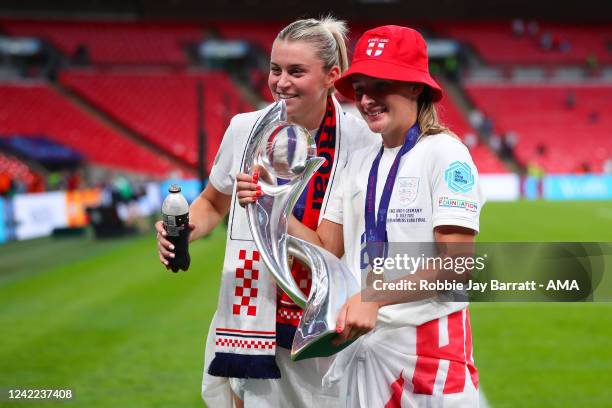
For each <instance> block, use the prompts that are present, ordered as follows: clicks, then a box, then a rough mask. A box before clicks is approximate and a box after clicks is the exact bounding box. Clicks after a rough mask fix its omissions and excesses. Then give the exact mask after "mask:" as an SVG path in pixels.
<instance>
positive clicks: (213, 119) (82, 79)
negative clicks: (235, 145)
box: [60, 71, 252, 170]
mask: <svg viewBox="0 0 612 408" xmlns="http://www.w3.org/2000/svg"><path fill="white" fill-rule="evenodd" d="M60 79H61V82H62V83H63V84H64V85H65V86H67V87H70V88H72V89H73V90H75V91H76V92H77V93H79V94H80V95H81V96H83V97H84V98H86V99H88V100H89V101H91V102H92V103H93V104H94V105H96V107H97V108H99V109H101V110H103V111H105V112H107V113H108V114H109V115H111V116H112V117H113V118H115V119H116V120H118V121H120V122H122V123H124V124H125V125H126V126H127V127H129V128H130V129H132V130H133V131H135V132H137V133H138V134H140V135H142V136H143V137H145V138H146V139H148V140H149V141H150V142H151V143H154V144H155V145H157V146H159V147H161V148H163V149H165V150H166V151H168V153H170V154H172V155H173V156H175V157H177V158H179V159H181V160H183V161H185V162H186V163H188V164H189V165H193V166H195V165H196V164H197V151H198V149H197V129H198V126H197V114H196V113H197V112H196V98H197V93H196V87H197V83H198V81H201V82H202V84H203V87H204V112H203V113H204V124H205V130H206V138H207V157H206V161H207V163H208V169H209V170H210V166H211V165H212V162H213V161H214V158H215V154H216V152H217V150H218V147H219V145H220V143H221V140H222V138H223V133H224V131H225V128H226V126H227V125H228V124H229V121H230V119H231V118H232V116H233V115H235V114H236V113H238V112H245V111H249V110H252V108H251V107H250V105H248V104H247V103H246V102H244V100H243V99H242V97H241V96H240V94H239V93H238V90H237V89H236V88H235V86H234V85H233V83H232V81H231V80H230V78H229V77H228V76H227V75H225V74H224V73H222V72H211V73H168V72H160V71H152V72H149V73H129V72H110V73H101V72H97V71H68V72H64V73H63V74H62V76H61V77H60Z"/></svg>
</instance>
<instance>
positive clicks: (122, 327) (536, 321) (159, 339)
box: [0, 202, 612, 408]
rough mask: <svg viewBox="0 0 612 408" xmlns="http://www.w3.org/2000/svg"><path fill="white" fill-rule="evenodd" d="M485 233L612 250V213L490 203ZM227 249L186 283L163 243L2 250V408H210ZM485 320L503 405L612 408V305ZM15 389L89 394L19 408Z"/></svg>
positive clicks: (475, 312)
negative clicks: (209, 338) (206, 402)
mask: <svg viewBox="0 0 612 408" xmlns="http://www.w3.org/2000/svg"><path fill="white" fill-rule="evenodd" d="M481 230H482V233H481V235H480V237H479V239H480V240H481V241H489V242H501V241H605V242H612V203H610V202H590V203H587V202H580V203H552V202H518V203H507V204H506V203H489V204H487V206H485V208H484V211H483V214H482V217H481ZM224 243H225V235H224V230H223V229H221V228H220V229H218V230H217V231H215V233H214V234H212V235H211V236H210V237H209V238H207V239H205V240H202V241H200V242H197V243H195V244H194V245H192V248H191V255H192V265H193V266H192V270H190V271H189V272H187V273H180V274H173V273H170V272H167V271H166V270H165V269H164V268H163V267H161V266H160V265H159V264H158V261H156V255H155V245H154V239H153V236H152V235H151V236H144V237H138V238H130V239H119V240H112V241H103V242H95V241H92V240H91V239H85V238H81V239H63V240H53V239H39V240H33V241H29V242H16V243H15V242H13V243H9V244H6V245H3V246H0V260H1V262H0V327H2V334H1V335H0V390H2V394H0V406H6V407H19V406H24V407H33V406H44V407H51V406H78V407H88V408H89V407H199V406H202V403H201V401H200V396H199V389H200V378H201V371H202V359H203V357H202V356H203V346H204V339H205V336H206V333H207V330H208V325H209V322H210V319H211V318H212V314H213V312H214V309H215V306H216V302H217V291H218V287H219V271H220V267H221V263H222V258H223V251H224ZM471 317H472V325H473V332H474V347H475V356H476V362H477V365H478V367H479V369H480V376H481V384H482V385H483V387H484V389H485V391H486V394H487V398H488V399H489V402H490V403H491V405H492V406H494V407H549V406H554V407H576V406H581V407H610V406H612V391H611V390H612V387H610V382H611V381H612V350H611V348H610V347H609V346H610V343H611V340H612V303H598V304H542V303H540V304H526V303H520V304H519V303H504V304H484V303H481V304H473V305H472V306H471ZM8 388H21V389H23V388H61V389H72V390H73V392H74V394H75V398H74V400H73V401H72V402H69V403H57V402H55V403H54V402H45V403H41V402H8V400H6V390H7V389H8Z"/></svg>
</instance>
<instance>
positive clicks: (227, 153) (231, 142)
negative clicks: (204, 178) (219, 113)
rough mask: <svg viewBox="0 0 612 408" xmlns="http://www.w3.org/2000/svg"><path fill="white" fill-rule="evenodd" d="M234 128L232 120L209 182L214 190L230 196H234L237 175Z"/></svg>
mask: <svg viewBox="0 0 612 408" xmlns="http://www.w3.org/2000/svg"><path fill="white" fill-rule="evenodd" d="M234 127H235V124H234V119H232V121H231V122H230V124H229V126H228V127H227V129H226V131H225V134H224V135H223V140H222V141H221V146H219V150H218V151H217V155H216V156H215V161H214V163H213V166H212V169H211V170H210V176H209V177H208V180H209V181H210V183H211V184H212V185H213V187H214V188H216V189H217V190H219V191H220V192H221V193H223V194H228V195H230V194H232V191H233V188H234V179H235V177H236V175H235V174H233V173H234V148H235V142H236V141H235V138H236V137H237V136H236V134H235V132H234Z"/></svg>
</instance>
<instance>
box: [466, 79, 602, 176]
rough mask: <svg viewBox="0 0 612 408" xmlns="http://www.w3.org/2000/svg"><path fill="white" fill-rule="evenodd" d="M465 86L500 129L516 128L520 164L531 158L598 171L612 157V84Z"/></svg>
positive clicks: (549, 165) (553, 168)
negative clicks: (609, 111)
mask: <svg viewBox="0 0 612 408" xmlns="http://www.w3.org/2000/svg"><path fill="white" fill-rule="evenodd" d="M466 90H467V93H468V94H469V96H470V97H471V98H472V99H473V101H474V102H475V104H476V105H477V106H478V107H479V109H480V110H481V111H483V112H485V113H486V114H488V115H489V116H491V117H492V118H493V123H494V127H495V131H496V132H497V133H498V134H504V133H506V132H508V131H514V132H516V133H517V134H518V144H517V146H516V148H515V155H516V157H517V158H518V160H519V161H520V162H521V163H522V164H524V165H527V164H528V163H529V162H534V161H535V162H536V163H537V164H538V165H539V166H541V167H542V168H543V169H544V170H545V171H546V172H547V173H573V172H588V171H592V172H601V171H602V165H603V162H604V161H605V160H606V159H607V158H609V157H612V138H611V137H610V135H611V134H612V119H611V118H610V115H609V114H608V109H609V107H610V103H611V102H612V99H611V96H612V86H610V85H582V84H569V85H559V84H553V85H541V84H531V85H529V84H521V85H508V84H476V83H474V84H467V86H466ZM569 95H573V99H574V100H575V102H574V106H573V107H570V106H568V97H569ZM570 105H571V104H570ZM538 152H539V153H538Z"/></svg>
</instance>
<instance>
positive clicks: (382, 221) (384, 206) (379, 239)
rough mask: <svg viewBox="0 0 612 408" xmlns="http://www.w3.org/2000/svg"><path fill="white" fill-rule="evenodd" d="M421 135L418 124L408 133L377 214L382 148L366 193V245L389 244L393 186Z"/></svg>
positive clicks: (373, 167) (390, 171)
mask: <svg viewBox="0 0 612 408" xmlns="http://www.w3.org/2000/svg"><path fill="white" fill-rule="evenodd" d="M420 134H421V129H420V128H419V124H418V122H417V123H415V124H414V125H412V127H411V128H410V129H408V132H406V137H405V139H404V144H403V145H402V148H401V149H400V151H399V152H398V153H397V155H396V156H395V160H394V161H393V164H392V165H391V169H389V174H388V175H387V180H386V181H385V185H384V187H383V191H382V195H381V197H380V203H379V204H378V212H376V184H377V182H378V166H379V165H380V159H381V157H382V154H383V151H384V150H385V147H384V146H381V147H380V151H379V152H378V155H377V156H376V158H375V159H374V162H373V163H372V168H371V169H370V175H369V176H368V188H367V191H366V200H365V238H366V245H368V244H370V243H379V244H380V243H385V244H386V243H387V242H388V240H387V210H388V209H389V202H390V201H391V194H392V192H393V185H394V184H395V179H396V177H397V172H398V170H399V164H400V161H401V159H402V156H403V155H405V154H406V153H408V152H409V151H410V150H411V149H412V148H413V147H414V145H416V142H417V141H418V140H419V136H420ZM380 255H381V254H378V256H380ZM372 261H373V258H372V257H370V262H372Z"/></svg>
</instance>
